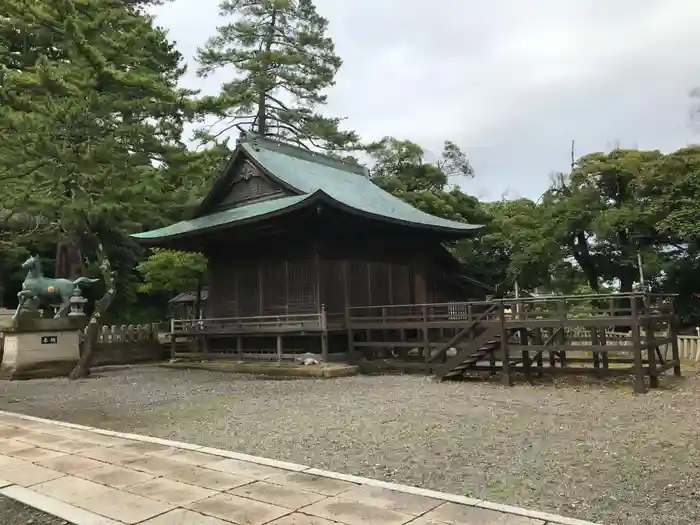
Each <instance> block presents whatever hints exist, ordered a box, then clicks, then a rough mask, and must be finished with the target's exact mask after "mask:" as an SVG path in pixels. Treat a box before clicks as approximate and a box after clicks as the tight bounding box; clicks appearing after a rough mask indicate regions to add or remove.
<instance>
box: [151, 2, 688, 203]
mask: <svg viewBox="0 0 700 525" xmlns="http://www.w3.org/2000/svg"><path fill="white" fill-rule="evenodd" d="M317 6H318V10H319V11H320V12H321V13H322V14H323V15H324V16H326V17H327V18H328V19H329V21H330V29H329V31H330V35H331V36H332V37H333V38H334V41H335V43H336V47H337V51H338V54H339V55H340V56H341V57H342V58H343V60H344V65H343V68H342V69H341V71H340V73H339V75H338V77H337V85H336V86H335V87H334V88H333V89H332V90H331V92H330V93H329V95H330V96H329V106H328V108H327V111H328V113H329V114H333V115H336V116H346V117H348V119H347V125H348V126H350V127H352V128H354V129H356V130H357V131H358V132H359V133H360V134H362V135H363V136H364V137H366V138H368V139H374V138H379V137H381V136H383V135H395V136H398V137H401V138H410V139H412V140H416V141H417V142H419V143H421V144H422V145H424V146H425V147H426V148H427V149H428V150H430V151H433V152H438V151H439V150H440V148H441V144H442V142H443V141H444V140H445V139H450V140H453V141H454V142H456V143H458V144H459V145H461V146H462V147H463V148H464V149H465V150H466V151H467V152H468V154H469V156H470V158H471V159H472V162H473V165H474V167H475V170H476V172H477V174H476V178H475V179H474V180H473V181H467V182H466V183H465V184H463V186H464V187H465V188H466V189H468V190H470V191H472V192H474V193H476V194H478V195H480V196H482V197H490V198H498V197H499V196H500V195H501V194H502V193H504V192H505V191H510V193H511V194H515V195H527V196H532V197H536V196H537V195H538V194H539V193H541V192H542V191H543V190H544V189H545V188H546V186H547V184H548V181H549V179H548V175H549V173H550V172H552V171H556V170H564V169H566V168H567V166H568V163H569V147H570V142H571V140H572V139H576V141H577V149H578V152H579V153H580V154H583V153H586V152H589V151H593V150H603V149H606V148H609V147H610V145H611V144H612V143H613V142H614V141H616V140H619V141H620V142H621V144H622V145H623V146H638V147H642V148H660V149H663V150H671V149H674V148H678V147H681V146H683V145H685V144H687V143H689V142H692V141H695V140H697V139H698V137H697V136H696V135H695V134H694V133H693V131H692V130H691V129H690V127H689V126H688V122H687V114H688V109H689V107H690V101H689V99H688V98H687V93H688V91H689V90H690V89H691V88H692V87H693V86H694V85H696V84H700V60H699V59H697V58H696V50H697V49H698V48H700V32H699V31H697V21H698V20H700V2H698V1H697V0H615V1H614V2H613V1H610V0H567V1H566V2H563V1H561V0H529V1H527V2H524V1H522V0H491V1H489V2H485V1H483V0H460V1H456V0H431V2H424V1H422V0H421V1H418V0H353V1H352V2H350V1H341V0H317ZM217 15H218V8H217V7H216V5H215V4H214V3H213V2H212V3H209V2H202V1H201V0H175V1H174V2H172V3H171V4H168V5H166V6H164V7H161V8H159V9H158V12H157V16H158V21H159V22H160V23H161V24H162V25H163V26H165V27H166V28H168V29H169V30H170V33H171V37H172V38H173V39H175V40H176V41H177V42H178V48H179V49H180V51H181V52H182V53H183V54H184V55H185V57H186V58H187V59H188V60H191V59H192V57H193V56H194V53H195V51H196V48H197V46H199V45H202V44H203V43H204V41H205V40H206V38H207V37H208V36H210V35H211V34H213V33H214V31H215V27H216V25H217V24H218V23H220V21H219V20H218V18H217ZM192 69H194V64H193V65H192ZM224 78H226V73H219V74H217V75H216V76H214V77H212V78H209V79H204V80H202V79H198V78H196V76H195V75H194V71H191V72H190V74H189V75H188V78H187V83H188V86H191V87H198V88H201V89H204V90H206V91H210V90H215V89H216V88H217V86H218V84H219V83H220V82H221V80H222V79H224Z"/></svg>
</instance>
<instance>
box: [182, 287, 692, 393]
mask: <svg viewBox="0 0 700 525" xmlns="http://www.w3.org/2000/svg"><path fill="white" fill-rule="evenodd" d="M170 335H171V342H172V343H171V344H172V351H171V353H172V357H174V358H187V359H199V360H203V359H216V358H224V359H232V358H233V359H238V360H241V361H247V360H260V359H263V360H273V361H274V360H276V361H278V362H282V361H288V360H293V359H294V358H295V357H296V356H298V355H300V354H301V353H305V352H308V351H309V350H308V348H310V346H309V344H310V343H313V344H312V346H314V345H315V346H314V348H317V349H318V351H317V352H316V353H319V354H321V357H322V359H323V360H324V361H328V358H329V353H330V350H329V338H330V339H331V341H332V342H333V349H332V350H333V354H335V355H347V357H348V359H349V361H350V362H352V363H357V362H371V361H375V362H378V363H379V362H383V361H387V360H390V361H393V362H395V363H396V364H397V365H398V366H399V367H400V365H401V364H402V363H403V364H405V365H407V366H409V367H410V368H411V369H415V368H416V367H420V368H422V370H423V371H424V373H428V374H433V375H435V376H436V377H437V378H438V379H457V378H464V377H469V376H470V375H471V374H480V375H483V374H488V375H496V374H498V375H500V377H501V380H502V381H503V383H505V384H511V382H512V378H513V376H514V375H515V374H523V375H524V376H525V377H526V378H528V379H529V378H531V377H533V376H541V375H544V374H583V375H596V376H601V377H604V376H610V375H632V376H634V385H635V386H634V389H635V391H636V392H644V391H646V389H647V387H651V388H655V387H657V386H658V384H659V376H660V375H661V374H663V373H664V372H665V371H666V370H669V369H673V371H674V373H675V374H676V375H680V372H681V370H680V358H679V349H678V339H677V321H676V315H675V312H674V310H673V297H672V296H667V295H654V294H641V293H639V294H613V295H578V296H550V297H539V298H528V299H517V300H516V299H501V300H495V301H481V302H463V303H460V302H451V303H440V304H420V305H386V306H363V307H351V308H348V309H347V311H346V312H345V314H344V315H343V314H341V315H332V316H329V315H328V314H327V313H326V312H325V309H323V308H322V309H321V311H320V312H319V313H307V314H290V315H277V316H261V317H238V318H224V319H202V320H192V319H189V320H187V319H180V320H173V321H172V324H171V330H170ZM314 341H315V342H314ZM265 345H267V346H265ZM345 352H347V354H345Z"/></svg>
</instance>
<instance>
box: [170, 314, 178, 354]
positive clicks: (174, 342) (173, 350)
mask: <svg viewBox="0 0 700 525" xmlns="http://www.w3.org/2000/svg"><path fill="white" fill-rule="evenodd" d="M176 351H177V337H175V319H171V320H170V359H171V360H173V359H175V354H176Z"/></svg>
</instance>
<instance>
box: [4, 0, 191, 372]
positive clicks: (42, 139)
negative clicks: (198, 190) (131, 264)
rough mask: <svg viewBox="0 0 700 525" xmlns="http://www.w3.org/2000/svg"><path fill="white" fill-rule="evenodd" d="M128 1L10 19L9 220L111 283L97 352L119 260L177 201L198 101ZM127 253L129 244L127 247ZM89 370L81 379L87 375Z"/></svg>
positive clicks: (162, 38)
mask: <svg viewBox="0 0 700 525" xmlns="http://www.w3.org/2000/svg"><path fill="white" fill-rule="evenodd" d="M126 4H127V2H124V0H34V1H32V2H27V1H26V0H6V1H5V2H4V4H3V7H4V10H3V14H2V17H0V182H2V184H3V190H4V197H5V202H4V203H3V206H5V207H6V208H8V209H10V210H16V209H19V210H21V215H22V216H23V217H38V222H39V225H40V226H41V228H42V230H43V233H45V234H51V235H55V236H56V237H57V238H58V237H60V236H62V235H67V236H68V237H71V238H76V239H79V240H81V241H82V244H83V245H84V246H85V247H86V248H88V249H89V250H91V251H92V252H93V253H95V255H96V257H97V260H98V263H99V264H98V266H99V268H100V271H101V273H102V275H103V277H104V280H105V289H106V290H105V295H104V297H103V298H102V299H101V300H100V301H98V303H97V305H96V307H95V310H94V313H93V316H92V318H91V320H90V324H89V326H88V328H87V334H86V335H87V348H88V349H89V348H90V347H91V344H92V342H94V339H95V337H96V334H97V328H98V327H99V321H100V317H101V316H102V315H104V313H105V311H106V309H107V308H108V307H109V305H110V303H111V301H112V299H113V297H114V295H115V292H116V290H115V286H116V283H115V278H114V272H113V265H112V262H111V261H110V251H111V252H112V253H115V252H117V251H118V246H116V245H115V244H114V241H112V246H111V248H112V249H111V250H110V246H108V245H107V244H106V241H107V240H108V239H110V240H113V239H115V238H116V239H122V240H123V237H124V232H127V231H134V230H137V229H140V228H141V226H142V225H143V224H149V223H152V222H153V221H154V220H156V219H157V218H156V217H155V215H156V214H157V213H158V210H159V209H161V208H162V207H163V206H160V204H161V203H165V202H168V200H169V199H170V198H171V190H172V188H171V187H170V185H169V177H170V176H169V173H168V170H167V160H168V158H169V156H172V155H178V154H180V152H181V151H182V150H183V149H184V146H183V145H182V142H181V140H180V136H181V133H182V126H183V122H184V120H185V118H186V116H187V115H188V96H189V95H190V93H189V92H186V91H183V90H181V89H179V88H178V87H177V82H178V79H179V78H180V76H181V75H182V73H183V69H182V68H181V67H180V65H179V62H180V58H181V57H180V55H179V54H178V53H177V52H176V51H175V50H174V48H173V46H172V45H171V44H170V43H169V42H168V41H167V38H166V35H165V33H164V32H163V31H162V30H160V29H157V28H155V27H154V26H153V23H152V19H151V17H149V16H146V15H145V14H143V13H142V12H141V10H140V8H139V7H138V6H136V7H134V6H129V5H126ZM120 242H121V241H120ZM84 355H85V356H87V357H86V359H88V361H86V362H81V366H80V367H79V368H78V369H76V375H78V376H79V375H84V374H86V373H87V370H88V367H89V355H90V352H89V350H88V351H86V352H85V353H84Z"/></svg>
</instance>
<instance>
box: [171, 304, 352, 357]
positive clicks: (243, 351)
mask: <svg viewBox="0 0 700 525" xmlns="http://www.w3.org/2000/svg"><path fill="white" fill-rule="evenodd" d="M343 320H344V316H342V315H340V316H332V315H331V316H329V315H328V314H327V313H326V312H325V309H321V311H320V312H319V313H307V314H286V315H268V316H257V317H231V318H208V319H173V320H171V325H170V333H169V336H170V340H171V357H172V358H175V359H177V358H184V359H231V358H235V359H239V360H276V361H278V362H282V361H290V360H294V359H295V357H297V356H298V354H299V353H302V351H297V352H285V342H288V341H289V340H290V339H298V338H305V339H308V338H313V339H317V340H318V341H319V343H320V344H319V349H320V352H319V353H320V354H321V357H322V359H323V360H324V361H328V335H329V333H332V332H334V331H336V332H337V331H338V330H343V329H344V325H343ZM271 338H272V339H274V350H273V351H270V350H268V349H260V348H258V349H256V350H255V351H251V350H250V349H247V348H246V346H247V345H246V342H250V341H251V340H262V339H271ZM231 341H235V348H234V347H232V346H231V345H230V344H228V342H231ZM220 342H223V343H224V344H223V345H221V344H218V345H217V343H220ZM217 346H218V348H217ZM258 346H259V345H258ZM302 350H303V349H302Z"/></svg>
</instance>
